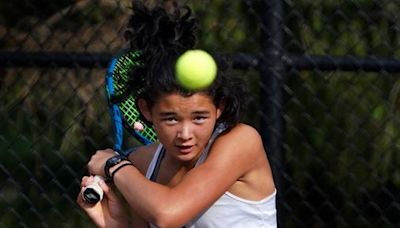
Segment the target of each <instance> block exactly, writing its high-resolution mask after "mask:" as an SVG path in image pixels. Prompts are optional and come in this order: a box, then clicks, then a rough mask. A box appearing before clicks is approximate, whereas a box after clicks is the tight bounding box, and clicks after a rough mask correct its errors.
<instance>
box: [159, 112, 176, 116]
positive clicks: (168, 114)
mask: <svg viewBox="0 0 400 228" xmlns="http://www.w3.org/2000/svg"><path fill="white" fill-rule="evenodd" d="M172 115H176V113H175V112H161V113H160V116H172Z"/></svg>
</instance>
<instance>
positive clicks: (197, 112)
mask: <svg viewBox="0 0 400 228" xmlns="http://www.w3.org/2000/svg"><path fill="white" fill-rule="evenodd" d="M193 114H195V115H207V114H210V112H209V111H195V112H193Z"/></svg>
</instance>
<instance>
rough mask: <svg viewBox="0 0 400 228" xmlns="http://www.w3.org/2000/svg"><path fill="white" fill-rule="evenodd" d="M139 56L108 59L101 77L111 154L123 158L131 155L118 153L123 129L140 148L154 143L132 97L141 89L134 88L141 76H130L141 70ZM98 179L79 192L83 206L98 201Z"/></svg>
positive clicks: (132, 53) (133, 53)
mask: <svg viewBox="0 0 400 228" xmlns="http://www.w3.org/2000/svg"><path fill="white" fill-rule="evenodd" d="M140 55H141V53H140V51H134V50H128V49H124V50H121V51H120V52H119V53H117V54H116V55H115V56H114V57H113V58H112V59H111V61H110V63H109V66H108V68H107V73H106V77H105V89H106V97H107V103H108V106H109V109H110V114H111V119H112V121H113V129H114V151H115V152H116V153H117V154H120V155H123V156H127V155H128V154H129V153H130V152H132V149H130V150H128V151H124V150H123V149H122V147H123V145H122V144H123V137H124V129H126V130H127V131H128V132H129V133H130V134H131V135H133V136H134V137H135V138H136V139H137V140H138V141H139V143H141V144H144V145H147V144H150V143H152V142H154V141H156V140H157V135H156V133H155V131H154V130H153V128H152V127H151V126H149V125H147V124H146V123H145V122H143V121H142V120H141V118H140V113H139V110H138V108H137V106H136V97H137V95H139V94H140V92H141V89H142V88H140V86H136V87H135V82H140V80H142V79H141V75H134V74H132V72H133V70H135V69H137V68H138V67H141V66H142V63H141V62H140V60H139V58H140ZM128 84H130V85H128ZM136 84H139V85H140V83H136ZM132 85H133V86H132ZM128 90H129V91H128ZM133 150H134V149H133ZM100 179H102V177H100V176H95V181H94V182H93V184H91V185H89V186H87V187H86V188H85V189H84V190H83V193H82V197H83V199H84V200H85V201H86V202H88V203H91V204H95V203H97V202H99V201H101V200H102V198H103V191H102V189H101V188H100V186H99V185H98V181H99V180H100Z"/></svg>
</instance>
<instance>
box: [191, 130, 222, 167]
mask: <svg viewBox="0 0 400 228" xmlns="http://www.w3.org/2000/svg"><path fill="white" fill-rule="evenodd" d="M226 128H227V126H226V124H224V123H219V124H218V125H217V127H216V128H215V130H214V132H213V134H212V135H211V137H210V140H209V141H208V143H207V145H206V147H205V148H204V150H203V152H202V153H201V155H200V158H199V160H197V162H196V166H198V165H200V164H201V163H203V162H204V161H205V160H206V158H207V156H208V151H209V150H210V147H211V145H212V144H213V143H214V141H215V139H216V138H217V137H218V136H219V135H220V134H221V133H222V132H224V131H225V130H226Z"/></svg>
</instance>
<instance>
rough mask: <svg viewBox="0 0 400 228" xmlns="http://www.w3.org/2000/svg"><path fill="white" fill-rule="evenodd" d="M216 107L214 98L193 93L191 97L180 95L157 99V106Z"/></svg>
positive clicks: (172, 94) (168, 95) (164, 96)
mask: <svg viewBox="0 0 400 228" xmlns="http://www.w3.org/2000/svg"><path fill="white" fill-rule="evenodd" d="M198 105H214V103H213V100H212V98H211V97H210V96H209V95H207V94H205V93H201V92H199V93H193V94H191V95H182V94H179V93H170V94H163V95H162V96H160V97H159V98H158V99H157V102H156V103H155V106H161V107H169V106H187V107H190V106H198Z"/></svg>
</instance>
